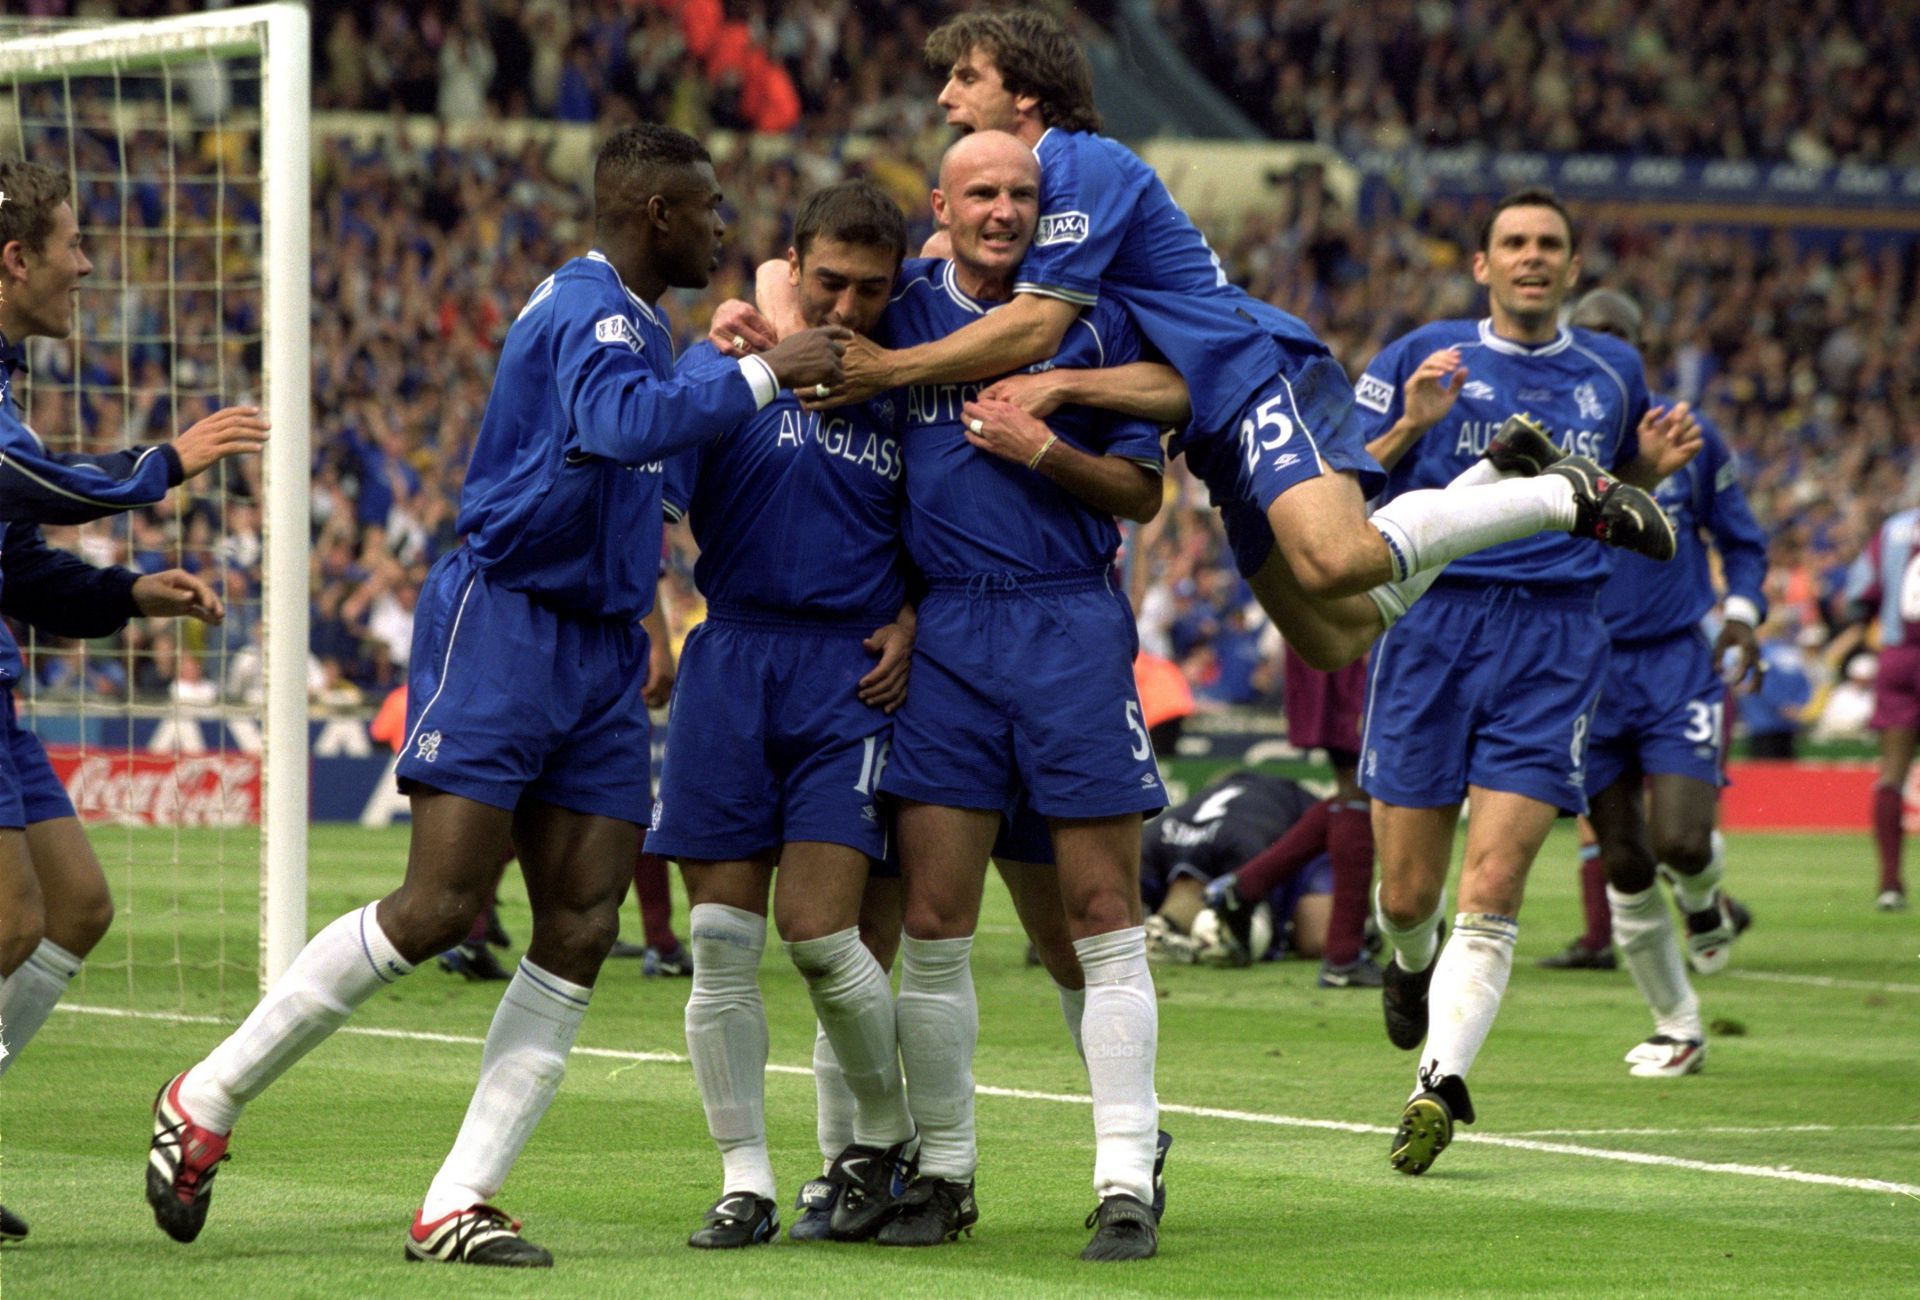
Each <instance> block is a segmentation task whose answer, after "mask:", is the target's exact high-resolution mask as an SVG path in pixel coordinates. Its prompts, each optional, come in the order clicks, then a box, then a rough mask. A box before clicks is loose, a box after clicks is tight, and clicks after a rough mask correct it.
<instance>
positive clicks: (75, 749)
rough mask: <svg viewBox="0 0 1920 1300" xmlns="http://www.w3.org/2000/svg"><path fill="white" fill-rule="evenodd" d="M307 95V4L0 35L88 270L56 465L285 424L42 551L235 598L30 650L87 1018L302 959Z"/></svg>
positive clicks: (27, 399)
mask: <svg viewBox="0 0 1920 1300" xmlns="http://www.w3.org/2000/svg"><path fill="white" fill-rule="evenodd" d="M309 75H310V74H309V33H308V19H307V14H306V11H305V10H304V9H303V8H302V7H301V6H299V5H294V4H271V5H261V6H256V7H251V8H241V9H229V10H222V11H215V12H209V13H205V14H200V15H195V16H191V17H183V18H174V19H162V20H156V21H152V22H138V23H115V24H109V25H104V26H99V25H96V26H89V25H86V24H84V23H77V24H75V23H67V24H54V23H47V22H35V21H32V20H15V19H6V18H0V153H6V154H14V155H16V156H21V157H25V158H27V159H29V160H31V161H35V162H41V163H47V164H51V165H54V166H58V167H61V168H64V169H66V171H67V172H68V173H69V175H70V177H71V180H72V183H73V197H74V210H75V215H76V217H77V218H78V219H79V222H80V226H81V233H82V238H83V241H84V244H83V246H84V248H85V251H86V253H87V255H88V257H89V258H90V259H91V260H92V262H93V265H94V270H93V273H92V274H91V276H89V277H88V278H87V279H86V280H84V281H83V282H82V284H81V287H80V293H79V299H78V303H77V310H76V312H75V329H74V334H73V337H72V338H71V339H69V340H66V341H56V340H50V339H40V340H36V341H34V342H33V343H32V344H31V345H30V348H29V353H28V356H29V369H28V371H27V373H26V374H25V375H23V376H20V377H19V378H18V379H17V381H16V385H15V392H16V396H17V398H18V399H19V400H20V402H21V406H22V408H23V413H24V415H25V418H26V419H27V420H28V422H29V423H30V424H31V425H32V426H33V427H34V430H35V432H36V433H37V434H38V435H39V436H40V437H41V438H42V440H43V441H44V442H45V443H46V444H47V445H48V447H49V448H50V449H52V450H55V451H91V452H100V451H108V450H114V449H116V448H118V447H121V446H125V445H127V444H129V443H154V442H162V441H166V440H168V439H170V438H172V437H174V436H175V435H176V434H177V433H178V432H180V431H181V430H183V429H185V428H186V427H187V426H188V425H190V424H192V423H193V422H194V421H195V420H197V419H199V418H200V417H202V416H203V415H206V414H209V413H211V412H212V411H214V410H216V409H218V408H220V407H222V406H228V405H235V404H251V405H258V406H261V407H262V408H264V409H265V410H266V412H267V414H268V418H269V419H270V420H271V422H272V425H273V434H272V438H271V441H270V443H269V448H268V451H267V453H266V455H264V456H263V457H260V458H257V459H249V460H244V461H229V462H227V463H226V464H225V465H223V466H219V467H216V468H215V469H214V470H212V471H210V472H209V473H207V474H205V475H202V476H201V477H199V478H197V479H194V480H191V481H189V482H188V483H187V484H185V485H183V486H182V487H180V488H178V489H176V490H175V491H174V492H173V493H171V494H169V496H168V498H167V499H166V500H165V501H164V502H162V503H161V504H160V505H158V506H156V507H153V508H150V509H146V510H140V511H134V512H131V513H129V514H126V515H123V516H118V517H115V518H111V519H107V520H103V521H100V522H98V523H94V524H88V525H85V526H82V527H79V528H71V527H68V528H48V529H46V530H45V531H46V535H47V538H48V540H49V541H50V542H51V543H52V544H54V545H56V546H61V547H64V548H66V549H70V550H73V551H75V552H77V553H78V554H80V555H81V556H83V557H84V558H86V559H88V560H90V561H92V562H94V563H96V564H119V565H124V566H127V567H130V568H135V569H139V570H142V571H146V572H154V571H158V570H161V569H169V568H184V569H188V570H190V571H194V572H197V573H198V574H199V575H200V576H201V577H203V578H205V579H206V580H207V582H208V583H210V584H211V585H212V586H213V587H214V588H215V589H216V590H217V591H218V592H220V593H221V594H222V596H223V597H224V599H225V601H226V605H227V617H226V621H225V623H224V625H222V626H219V627H203V626H201V625H200V624H197V623H192V622H189V621H184V620H183V621H179V622H175V621H171V620H145V619H136V620H135V621H134V623H133V624H131V625H130V626H129V627H128V628H127V630H126V631H125V632H123V633H121V634H120V635H118V636H116V637H113V638H109V639H106V640H102V641H95V642H72V641H63V640H60V639H58V638H52V637H48V636H45V635H43V634H40V633H36V632H30V631H28V630H26V629H17V630H18V631H19V635H20V639H21V645H22V649H23V650H24V651H25V652H26V655H27V659H28V673H27V675H26V677H25V678H23V680H22V681H21V683H20V684H19V687H18V690H17V697H18V700H19V703H20V708H21V712H22V715H23V718H22V720H23V722H25V723H26V724H27V725H30V726H32V727H33V728H34V730H35V731H36V732H37V733H38V734H39V735H40V737H41V738H42V740H43V741H44V742H45V743H46V744H47V746H48V750H49V753H50V754H51V755H52V757H53V759H54V763H55V766H56V768H57V769H58V770H59V771H60V773H61V775H62V778H63V779H64V780H65V781H66V784H67V786H68V789H69V792H70V793H71V794H72V795H73V797H74V801H75V804H76V806H77V807H78V809H79V811H80V814H81V816H82V818H83V819H85V820H86V821H87V822H88V823H89V831H90V835H91V839H92V842H93V845H94V848H95V851H96V852H97V853H98V855H99V857H100V859H101V861H102V863H103V864H104V865H105V867H106V870H107V876H108V879H109V881H110V883H111V884H112V887H113V892H114V895H115V903H116V908H117V918H116V921H115V925H114V929H113V931H112V932H110V933H109V934H108V936H107V938H106V939H105V941H104V942H103V943H102V944H101V945H100V947H99V948H97V949H96V950H95V951H94V953H93V954H92V956H91V958H90V959H89V961H88V963H87V967H86V972H87V973H86V974H85V975H84V977H83V978H84V979H85V980H86V981H87V983H86V985H85V986H83V988H82V989H81V990H79V991H80V992H81V993H82V994H83V996H86V997H89V998H90V999H91V1000H94V1001H107V1000H111V1001H115V1002H124V1003H125V1004H127V1005H132V1006H147V1007H155V1006H196V1005H206V1004H208V1003H209V1002H212V1003H214V1004H218V1005H227V1004H229V1003H231V1002H232V1001H234V1000H236V998H237V1000H240V1001H242V1002H244V1001H247V1000H250V999H251V996H252V994H253V992H254V991H255V989H256V988H257V986H258V983H259V982H260V981H264V980H269V979H271V978H272V977H273V976H275V975H277V974H278V973H279V972H280V971H281V970H283V969H284V968H285V966H286V965H287V963H288V962H290V961H291V960H292V958H293V955H294V954H295V953H296V952H298V951H299V949H300V947H301V945H302V944H304V943H305V941H306V836H307V802H308V790H307V780H308V777H307V772H308V761H307V759H308V721H307V666H306V665H307V621H308V614H307V573H308V546H309V533H308V523H307V520H308V511H309V501H308V492H309V481H308V480H309V447H308V441H309V439H308V408H309V389H310V377H309V376H310V371H309V360H308V352H309V338H308V334H309V327H308V299H309V290H308V284H309V275H310V268H309V260H308V230H309V223H310V219H311V218H310V211H309V197H308V195H309V187H310V181H309V174H308V168H309V163H308V158H309V133H310V120H311V114H310V109H309V92H308V83H309ZM230 995H231V996H230ZM242 995H244V996H242Z"/></svg>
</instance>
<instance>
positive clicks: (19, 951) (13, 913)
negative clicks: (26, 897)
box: [0, 906, 47, 978]
mask: <svg viewBox="0 0 1920 1300" xmlns="http://www.w3.org/2000/svg"><path fill="white" fill-rule="evenodd" d="M46 937H47V917H46V913H45V912H43V911H42V910H41V909H40V908H39V907H37V906H27V907H14V908H9V909H8V910H7V913H6V915H4V916H0V978H5V977H6V976H8V975H11V974H13V973H14V972H15V971H16V970H19V969H20V966H21V964H22V963H24V962H25V961H26V960H27V958H29V957H31V956H32V955H33V950H34V949H35V948H38V947H39V946H40V941H41V940H42V939H44V938H46Z"/></svg>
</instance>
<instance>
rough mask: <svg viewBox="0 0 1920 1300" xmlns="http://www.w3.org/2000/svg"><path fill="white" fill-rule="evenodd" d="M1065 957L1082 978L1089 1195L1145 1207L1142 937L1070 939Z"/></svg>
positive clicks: (1147, 1138) (1149, 989) (1149, 1031)
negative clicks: (1089, 1112)
mask: <svg viewBox="0 0 1920 1300" xmlns="http://www.w3.org/2000/svg"><path fill="white" fill-rule="evenodd" d="M1073 951H1074V952H1075V954H1077V955H1078V956H1079V958H1080V969H1081V970H1083V971H1085V972H1086V975H1087V988H1086V1008H1087V1009H1086V1014H1085V1016H1084V1017H1083V1018H1082V1020H1081V1022H1080V1033H1081V1037H1082V1041H1083V1042H1084V1043H1085V1053H1086V1061H1087V1083H1088V1086H1089V1091H1091V1092H1092V1093H1093V1138H1094V1157H1093V1190H1094V1192H1095V1193H1097V1194H1098V1195H1099V1196H1100V1198H1101V1199H1102V1200H1104V1199H1106V1198H1107V1197H1109V1196H1118V1195H1121V1194H1125V1195H1127V1196H1131V1197H1134V1198H1135V1199H1136V1200H1138V1201H1139V1202H1140V1203H1141V1204H1143V1205H1151V1204H1153V1157H1154V1144H1155V1142H1156V1141H1157V1140H1158V1138H1159V1135H1160V1103H1159V1101H1158V1099H1157V1098H1156V1097H1155V1096H1154V1092H1153V1063H1154V1054H1155V1053H1156V1051H1157V1050H1158V1048H1159V1040H1160V1004H1159V1001H1158V1000H1157V999H1156V998H1155V997H1154V992H1153V974H1152V972H1151V971H1150V970H1149V969H1148V967H1147V931H1146V928H1145V927H1144V926H1138V925H1135V926H1129V927H1128V928H1127V929H1124V930H1114V931H1111V932H1109V933H1107V934H1096V935H1093V936H1092V937H1090V938H1086V939H1075V940H1074V941H1073Z"/></svg>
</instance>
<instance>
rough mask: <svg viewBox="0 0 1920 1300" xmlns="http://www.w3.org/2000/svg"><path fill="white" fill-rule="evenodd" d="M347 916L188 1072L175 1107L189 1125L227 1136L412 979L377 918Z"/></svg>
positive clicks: (371, 908)
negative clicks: (350, 1023) (332, 1038)
mask: <svg viewBox="0 0 1920 1300" xmlns="http://www.w3.org/2000/svg"><path fill="white" fill-rule="evenodd" d="M378 907H379V904H378V903H368V904H367V905H366V906H365V907H362V908H359V909H358V910H356V911H352V912H348V913H347V914H346V915H345V916H342V917H339V918H337V919H336V920H335V921H334V922H333V923H332V924H331V925H329V926H327V928H326V929H324V930H322V931H321V932H320V933H319V934H316V935H314V936H313V938H311V939H309V940H308V941H307V946H306V947H304V948H302V949H301V950H300V955H299V956H297V957H295V958H294V959H293V965H291V966H289V967H287V973H286V974H284V975H282V976H281V977H280V978H279V979H277V980H275V981H274V984H273V987H272V988H270V989H268V990H267V995H266V996H265V997H264V998H261V999H260V1004H259V1005H258V1006H256V1007H255V1008H254V1009H253V1011H252V1012H251V1013H249V1014H248V1016H247V1018H246V1019H245V1020H243V1021H242V1022H241V1023H240V1028H238V1029H236V1030H234V1031H233V1033H231V1034H229V1035H228V1036H227V1039H226V1041H225V1042H223V1043H221V1044H220V1046H218V1047H216V1048H214V1049H213V1051H212V1052H211V1053H210V1054H209V1055H208V1056H207V1059H206V1060H204V1061H202V1062H200V1064H198V1065H196V1066H194V1067H193V1068H192V1069H191V1070H188V1071H187V1077H186V1078H185V1079H184V1080H182V1081H181V1084H180V1104H181V1105H182V1106H183V1107H184V1108H185V1110H186V1112H187V1115H188V1116H189V1117H190V1118H191V1119H192V1120H193V1122H194V1123H195V1124H198V1125H200V1126H201V1127H202V1128H209V1129H212V1130H213V1131H214V1132H216V1133H225V1132H228V1131H230V1130H231V1129H232V1128H233V1124H234V1121H235V1120H237V1119H239V1118H240V1111H241V1110H242V1108H244V1107H245V1106H246V1104H247V1103H248V1102H250V1101H252V1100H253V1099H254V1098H255V1097H258V1096H259V1095H260V1094H261V1093H262V1092H265V1091H266V1089H267V1086H268V1085H269V1084H271V1083H272V1082H273V1081H274V1080H275V1079H277V1078H279V1077H280V1076H281V1075H283V1074H285V1073H286V1072H287V1070H288V1069H290V1068H291V1067H292V1066H293V1064H294V1062H296V1061H298V1060H299V1059H300V1058H301V1057H303V1056H305V1055H306V1054H307V1053H308V1052H310V1051H312V1050H313V1049H314V1048H316V1047H318V1046H319V1045H320V1044H321V1043H322V1042H323V1041H324V1040H325V1039H326V1038H327V1036H328V1035H329V1034H331V1033H333V1031H334V1030H336V1029H338V1028H339V1027H340V1026H341V1025H343V1024H345V1023H346V1020H347V1017H348V1016H351V1015H352V1014H353V1013H354V1011H355V1010H356V1009H358V1007H359V1006H360V1004H361V1003H363V1002H365V1001H366V1000H367V999H368V998H370V997H372V996H373V995H374V994H375V993H378V992H379V991H380V990H381V989H383V988H385V987H386V986H387V985H389V984H392V983H393V982H394V981H396V980H398V979H399V978H400V977H401V976H403V975H407V974H410V973H411V972H412V970H413V965H412V963H410V962H408V961H406V960H404V959H403V958H402V957H401V956H400V954H399V952H398V951H396V950H395V948H394V946H393V943H392V941H390V940H389V939H388V938H387V935H386V932H385V931H384V930H382V929H381V928H380V921H379V918H378V917H377V916H376V915H375V909H376V908H378Z"/></svg>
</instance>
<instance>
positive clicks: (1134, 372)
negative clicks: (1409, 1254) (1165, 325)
mask: <svg viewBox="0 0 1920 1300" xmlns="http://www.w3.org/2000/svg"><path fill="white" fill-rule="evenodd" d="M980 395H981V396H982V397H986V398H992V399H994V400H997V401H1003V402H1012V403H1013V404H1014V405H1015V406H1017V407H1019V408H1020V409H1021V410H1023V411H1025V412H1026V413H1027V414H1028V415H1031V416H1033V417H1034V418H1035V419H1040V420H1044V419H1046V418H1047V417H1048V416H1049V415H1052V414H1053V413H1054V412H1055V411H1057V410H1059V409H1060V408H1061V407H1063V406H1071V405H1079V406H1092V407H1097V408H1098V409H1100V410H1103V411H1114V412H1117V413H1118V414H1121V415H1128V416H1132V417H1133V418H1134V419H1136V420H1151V421H1153V422H1154V423H1155V424H1158V425H1160V426H1162V427H1165V426H1167V425H1181V424H1185V423H1186V422H1187V421H1188V420H1189V419H1191V418H1192V417H1193V395H1192V394H1191V393H1189V392H1188V391H1187V381H1186V380H1184V379H1182V378H1181V377H1180V372H1179V371H1178V370H1175V369H1174V368H1173V367H1172V366H1170V365H1167V364H1166V363H1164V362H1160V361H1132V362H1129V363H1127V364H1126V365H1124V366H1108V367H1106V368H1105V369H1102V370H1069V369H1064V368H1062V369H1055V370H1042V371H1039V372H1038V373H1036V374H1025V375H1008V376H1007V377H1006V378H1005V379H1002V380H1000V381H999V382H997V383H995V384H994V385H993V386H992V387H990V388H988V389H987V390H986V391H985V392H983V393H981V394H980Z"/></svg>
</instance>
